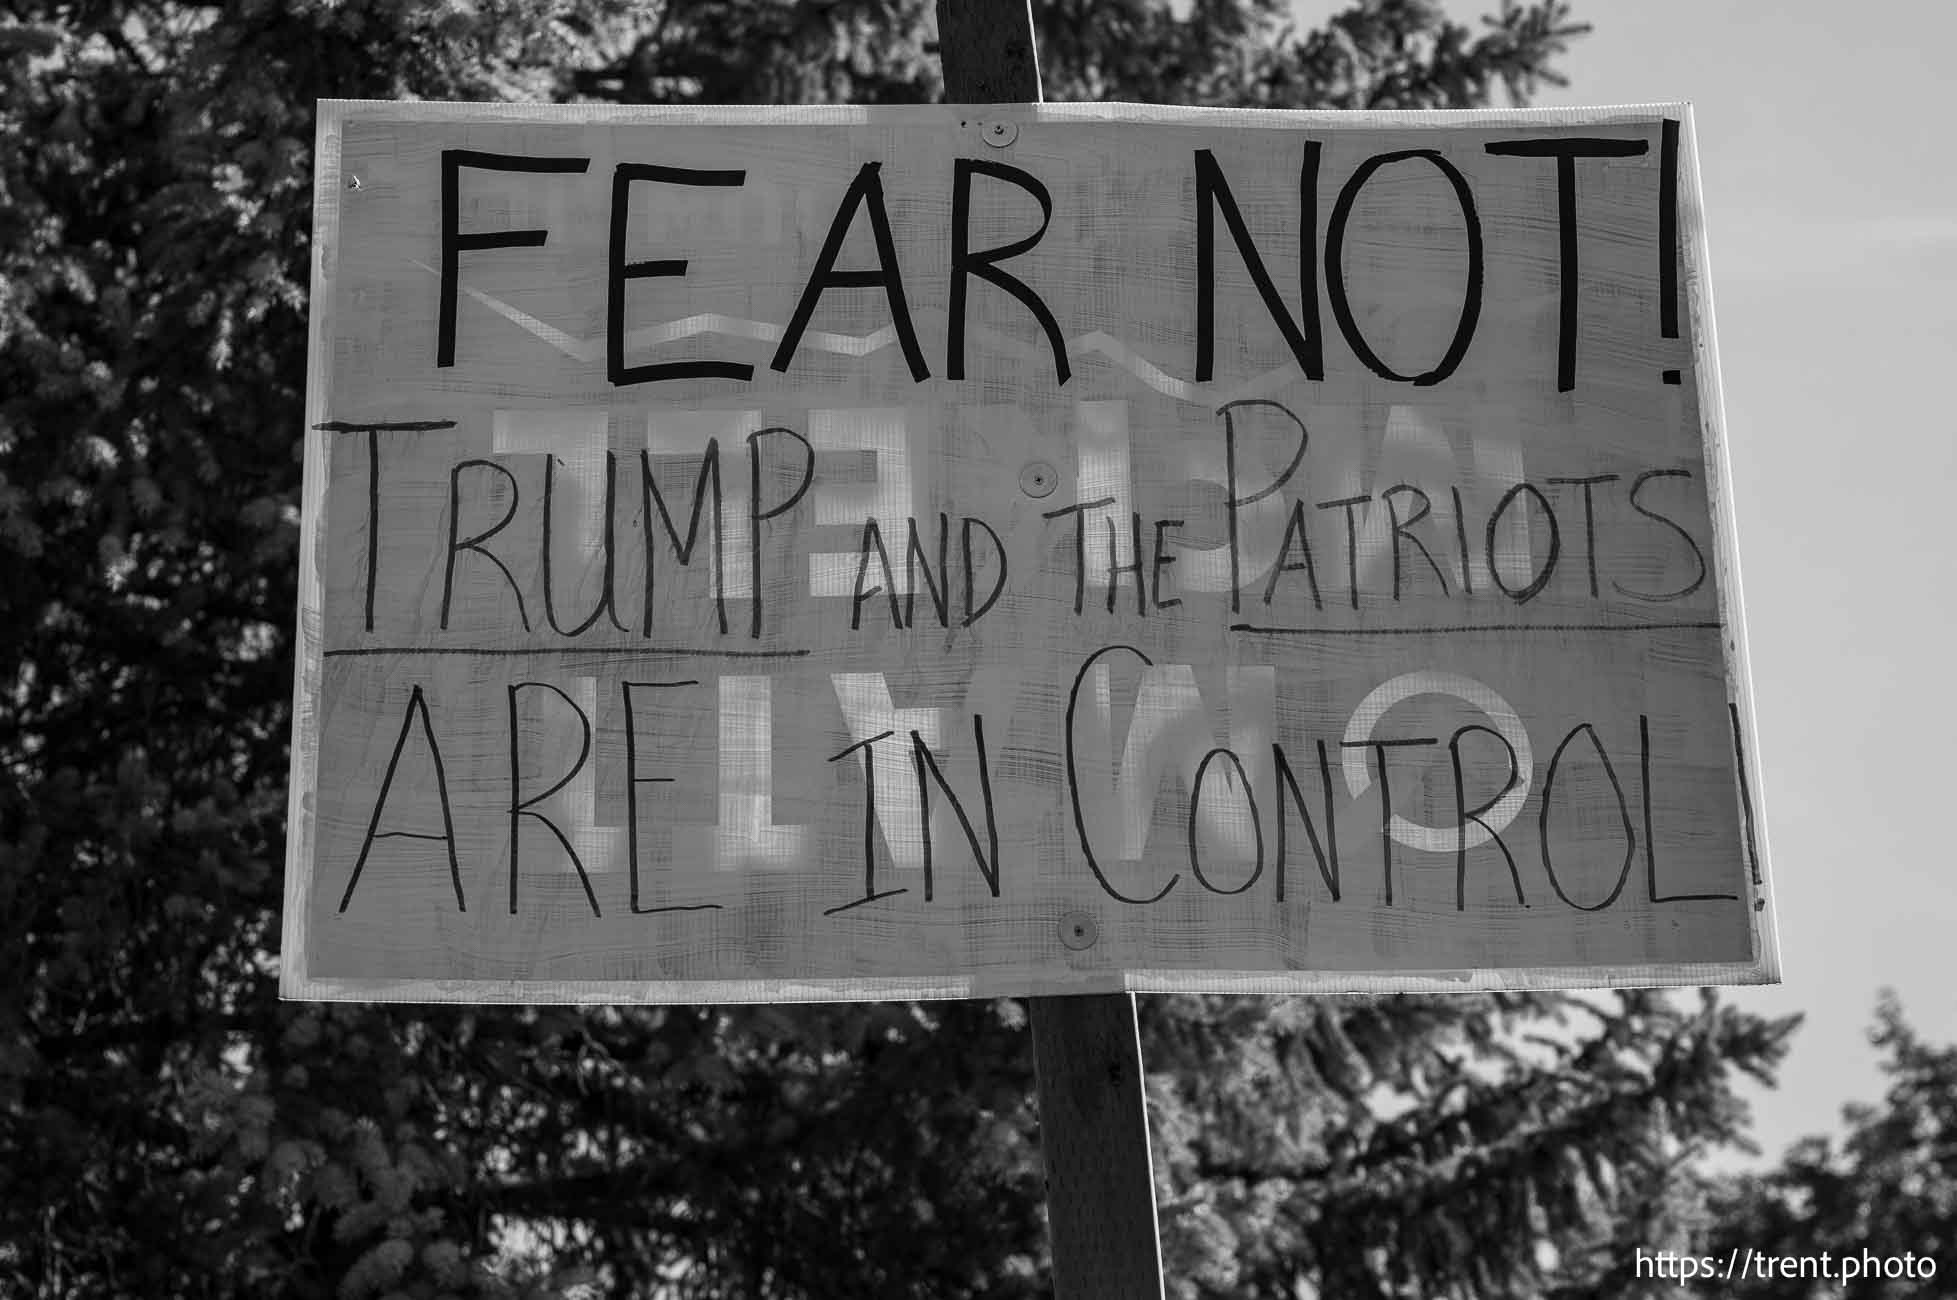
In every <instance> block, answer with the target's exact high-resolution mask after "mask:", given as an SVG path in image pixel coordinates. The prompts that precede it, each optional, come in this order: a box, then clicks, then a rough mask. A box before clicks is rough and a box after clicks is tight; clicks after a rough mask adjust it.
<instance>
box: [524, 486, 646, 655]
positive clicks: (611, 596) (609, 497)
mask: <svg viewBox="0 0 1957 1300" xmlns="http://www.w3.org/2000/svg"><path fill="white" fill-rule="evenodd" d="M617 460H618V458H617V457H616V456H614V455H613V454H612V453H611V452H609V451H608V452H606V453H605V533H604V542H603V546H604V548H605V572H604V588H605V589H604V592H603V594H601V595H600V596H599V597H598V603H597V605H595V606H593V608H592V610H591V615H590V617H588V618H586V619H585V620H584V622H582V623H580V624H578V625H577V626H576V627H574V628H572V629H571V630H570V631H569V632H566V631H565V630H564V629H563V628H561V627H559V626H558V625H557V603H556V597H555V596H554V594H553V593H552V591H551V562H550V539H551V532H552V529H551V498H552V497H553V496H555V495H556V493H555V491H554V488H555V486H556V484H555V478H556V474H557V457H556V456H554V455H550V454H546V455H545V456H544V555H543V566H542V567H543V571H544V621H545V622H546V623H548V624H549V625H550V630H551V631H553V632H555V633H557V634H558V635H559V636H578V635H580V634H581V633H583V632H585V631H586V630H587V629H589V628H590V627H591V625H592V624H594V623H596V622H597V621H598V618H599V616H600V615H604V616H606V617H608V618H609V619H610V621H611V625H612V626H613V627H615V628H617V629H618V630H619V631H621V632H623V631H625V630H626V627H625V624H623V623H621V622H619V621H618V592H617V591H615V590H613V587H612V577H613V574H614V573H616V571H617V569H618V546H617V543H616V538H615V537H614V536H613V533H614V529H613V525H612V507H613V504H614V502H615V500H616V498H617V493H618V463H617ZM648 558H650V557H648ZM651 573H652V565H651V564H650V563H648V564H647V565H646V574H647V579H648V581H650V578H651ZM647 612H648V614H649V613H650V612H651V611H650V610H648V611H647Z"/></svg>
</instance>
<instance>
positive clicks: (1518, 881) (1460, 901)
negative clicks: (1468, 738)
mask: <svg viewBox="0 0 1957 1300" xmlns="http://www.w3.org/2000/svg"><path fill="white" fill-rule="evenodd" d="M1471 731H1479V732H1480V733H1481V734H1482V735H1484V736H1493V737H1494V738H1495V739H1497V740H1499V741H1501V742H1502V749H1503V751H1504V752H1505V753H1507V754H1508V756H1509V774H1508V777H1507V779H1506V780H1504V781H1503V782H1502V788H1501V789H1500V790H1497V791H1496V792H1495V794H1494V796H1493V797H1491V798H1490V799H1488V800H1487V802H1485V803H1483V804H1482V805H1481V806H1480V807H1479V808H1470V807H1468V782H1467V776H1466V774H1465V773H1464V772H1463V771H1462V767H1461V737H1463V736H1465V735H1467V734H1468V733H1469V732H1471ZM1447 755H1448V759H1449V761H1450V762H1452V763H1453V764H1454V811H1455V815H1456V817H1457V818H1458V822H1457V829H1456V832H1455V834H1456V839H1455V841H1454V910H1455V911H1457V912H1461V911H1466V910H1467V906H1468V823H1469V822H1473V823H1474V824H1475V825H1477V826H1479V827H1481V829H1483V830H1485V831H1487V832H1488V838H1489V839H1491V840H1493V841H1495V847H1496V848H1498V849H1500V850H1501V851H1502V859H1503V860H1504V861H1505V862H1507V863H1508V864H1509V879H1510V880H1511V881H1512V882H1513V883H1514V885H1515V901H1516V902H1518V903H1520V904H1522V905H1523V906H1524V907H1527V906H1529V900H1528V899H1526V898H1524V897H1523V896H1522V872H1521V871H1520V870H1518V869H1517V867H1516V865H1515V855H1514V854H1513V853H1510V852H1509V846H1508V845H1507V843H1505V842H1504V841H1503V839H1502V833H1501V832H1500V831H1498V830H1496V829H1495V828H1494V827H1493V826H1490V825H1489V824H1488V823H1487V822H1485V821H1483V820H1482V815H1483V814H1484V813H1486V812H1487V811H1488V810H1489V809H1491V808H1493V807H1494V806H1495V805H1496V804H1498V803H1500V802H1501V801H1502V800H1503V799H1505V798H1507V797H1508V792H1509V791H1511V790H1513V789H1515V786H1516V782H1518V781H1520V780H1521V779H1522V772H1521V769H1520V767H1519V766H1518V765H1517V763H1516V758H1515V746H1513V745H1511V744H1509V741H1508V737H1507V736H1504V735H1503V734H1502V733H1501V732H1499V731H1496V730H1495V729H1494V728H1492V727H1484V726H1482V725H1480V724H1479V723H1474V724H1470V725H1469V726H1465V727H1462V728H1460V729H1459V730H1457V731H1456V732H1455V733H1454V734H1453V735H1452V736H1449V737H1448V739H1447Z"/></svg>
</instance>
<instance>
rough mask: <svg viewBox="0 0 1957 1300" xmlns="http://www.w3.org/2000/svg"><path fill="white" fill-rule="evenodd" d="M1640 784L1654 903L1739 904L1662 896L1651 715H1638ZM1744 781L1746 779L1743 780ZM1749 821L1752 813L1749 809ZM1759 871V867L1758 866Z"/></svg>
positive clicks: (1647, 885) (1647, 886) (1648, 886)
mask: <svg viewBox="0 0 1957 1300" xmlns="http://www.w3.org/2000/svg"><path fill="white" fill-rule="evenodd" d="M1638 780H1639V782H1640V783H1641V784H1642V786H1643V787H1644V789H1643V795H1644V891H1645V897H1647V898H1649V899H1650V900H1651V901H1652V902H1654V903H1690V902H1707V901H1711V900H1713V899H1726V900H1731V901H1734V902H1737V901H1738V900H1739V895H1738V894H1661V893H1659V892H1658V832H1657V829H1656V827H1655V826H1654V824H1653V822H1654V819H1653V817H1652V815H1651V715H1649V714H1646V713H1640V714H1639V715H1638ZM1741 780H1742V781H1744V780H1745V777H1744V776H1742V777H1741ZM1747 812H1748V816H1749V818H1750V817H1751V814H1752V809H1751V807H1750V806H1749V807H1748V809H1747ZM1746 830H1747V848H1748V849H1751V848H1752V847H1753V838H1752V837H1753V827H1752V825H1751V823H1750V822H1749V824H1748V826H1747V828H1746ZM1756 868H1757V864H1756Z"/></svg>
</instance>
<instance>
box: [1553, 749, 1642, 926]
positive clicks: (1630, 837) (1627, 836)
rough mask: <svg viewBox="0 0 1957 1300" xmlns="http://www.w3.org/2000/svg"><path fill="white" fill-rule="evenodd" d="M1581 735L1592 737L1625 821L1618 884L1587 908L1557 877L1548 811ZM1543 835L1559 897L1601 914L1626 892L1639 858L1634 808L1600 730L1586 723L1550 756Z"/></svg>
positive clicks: (1580, 908)
mask: <svg viewBox="0 0 1957 1300" xmlns="http://www.w3.org/2000/svg"><path fill="white" fill-rule="evenodd" d="M1580 735H1583V736H1588V737H1590V748H1592V749H1594V750H1595V751H1596V752H1597V757H1598V758H1599V759H1601V760H1602V761H1603V764H1604V775H1605V776H1607V777H1609V778H1610V788H1611V789H1612V791H1614V792H1615V793H1616V795H1617V814H1618V816H1619V817H1620V818H1622V819H1623V822H1624V865H1623V867H1622V868H1620V869H1619V871H1618V873H1617V883H1616V884H1615V885H1613V886H1611V891H1610V893H1609V894H1608V895H1606V896H1605V898H1604V901H1603V902H1601V903H1594V904H1590V905H1587V906H1586V905H1585V904H1583V903H1579V902H1577V901H1576V900H1575V899H1574V898H1571V897H1570V896H1569V895H1568V894H1567V893H1565V892H1563V882H1562V881H1560V880H1558V879H1557V878H1556V864H1555V863H1554V862H1552V861H1550V856H1549V810H1550V808H1551V807H1552V806H1553V797H1554V794H1555V790H1556V767H1557V765H1558V764H1559V763H1561V762H1562V761H1563V751H1564V750H1566V749H1568V748H1569V747H1570V742H1571V741H1573V740H1575V739H1576V738H1577V737H1578V736H1580ZM1541 833H1542V866H1543V870H1544V871H1545V872H1546V873H1548V875H1549V887H1550V888H1551V889H1553V890H1555V891H1556V896H1557V897H1558V898H1560V899H1562V900H1563V901H1564V902H1565V903H1568V904H1569V905H1570V906H1571V907H1574V908H1576V909H1577V910H1578V911H1579V912H1601V911H1603V910H1604V909H1605V908H1607V907H1609V906H1610V905H1611V904H1612V903H1615V902H1616V901H1617V896H1618V895H1619V894H1621V893H1623V892H1624V882H1625V881H1627V880H1629V879H1630V878H1631V859H1632V858H1634V857H1635V856H1637V851H1638V834H1637V832H1636V831H1635V830H1633V829H1632V828H1631V806H1630V805H1629V804H1628V803H1626V802H1625V800H1624V787H1623V786H1622V785H1621V784H1619V783H1618V780H1617V769H1616V768H1615V767H1612V766H1611V762H1610V755H1609V754H1607V753H1605V752H1604V742H1603V741H1601V740H1599V739H1598V738H1597V729H1596V728H1595V727H1593V726H1591V725H1590V724H1589V723H1587V722H1580V723H1578V724H1577V725H1576V726H1574V727H1572V728H1570V734H1569V735H1567V736H1564V737H1563V742H1562V743H1561V744H1559V745H1558V746H1556V752H1555V753H1554V754H1552V755H1550V758H1549V770H1548V771H1547V772H1545V773H1543V779H1542V817H1541Z"/></svg>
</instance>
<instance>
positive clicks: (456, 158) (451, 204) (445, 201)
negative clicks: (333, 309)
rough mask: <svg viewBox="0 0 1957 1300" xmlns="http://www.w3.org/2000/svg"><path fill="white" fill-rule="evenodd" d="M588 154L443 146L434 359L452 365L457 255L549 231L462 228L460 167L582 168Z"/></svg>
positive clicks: (539, 242) (524, 243) (520, 242)
mask: <svg viewBox="0 0 1957 1300" xmlns="http://www.w3.org/2000/svg"><path fill="white" fill-rule="evenodd" d="M590 166H591V159H589V158H527V157H521V156H518V155H515V154H505V153H478V152H476V151H475V150H473V149H444V150H442V300H441V305H440V314H439V316H438V317H437V319H436V322H435V364H436V365H437V366H452V365H454V364H455V291H456V280H457V278H458V272H459V270H460V265H461V257H460V254H462V253H466V252H472V251H474V250H476V249H484V248H542V247H543V246H544V241H545V240H546V239H548V238H549V236H550V232H549V231H547V230H501V231H496V232H494V233H492V234H486V235H465V234H462V233H461V230H460V228H459V227H460V223H461V219H462V169H463V168H464V167H472V168H475V169H476V170H478V171H497V172H529V173H536V174H548V173H574V172H582V171H584V170H585V169H586V168H588V167H590Z"/></svg>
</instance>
